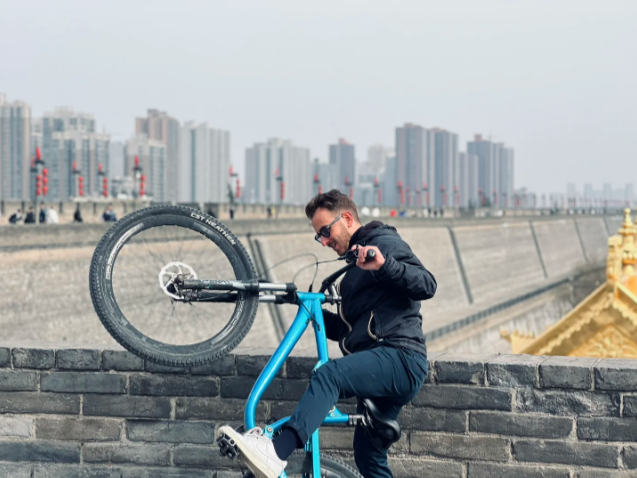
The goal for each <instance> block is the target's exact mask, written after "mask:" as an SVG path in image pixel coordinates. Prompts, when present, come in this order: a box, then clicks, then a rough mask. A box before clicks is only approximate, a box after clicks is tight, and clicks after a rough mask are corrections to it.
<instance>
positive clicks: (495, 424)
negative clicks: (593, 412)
mask: <svg viewBox="0 0 637 478" xmlns="http://www.w3.org/2000/svg"><path fill="white" fill-rule="evenodd" d="M469 431H472V432H479V433H493V434H496V435H506V436H519V437H537V438H566V437H568V436H569V435H570V434H571V432H572V431H573V419H572V418H570V417H569V418H566V417H556V416H550V415H535V414H534V415H520V414H518V413H504V412H482V411H472V412H471V413H470V415H469Z"/></svg>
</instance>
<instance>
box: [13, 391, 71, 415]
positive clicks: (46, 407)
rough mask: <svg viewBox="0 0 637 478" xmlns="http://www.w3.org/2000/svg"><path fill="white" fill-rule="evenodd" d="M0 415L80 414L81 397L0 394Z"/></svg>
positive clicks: (23, 393) (19, 393)
mask: <svg viewBox="0 0 637 478" xmlns="http://www.w3.org/2000/svg"><path fill="white" fill-rule="evenodd" d="M0 413H57V414H62V413H65V414H73V415H77V414H78V413H80V397H79V395H64V394H59V393H29V392H0Z"/></svg>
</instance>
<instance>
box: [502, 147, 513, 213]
mask: <svg viewBox="0 0 637 478" xmlns="http://www.w3.org/2000/svg"><path fill="white" fill-rule="evenodd" d="M498 162H499V167H498V173H499V180H500V184H499V187H498V192H499V195H500V196H499V197H500V202H499V205H500V207H503V208H507V207H510V206H512V205H513V194H514V185H513V166H514V162H515V161H514V152H513V148H506V147H505V146H504V144H500V148H499V157H498Z"/></svg>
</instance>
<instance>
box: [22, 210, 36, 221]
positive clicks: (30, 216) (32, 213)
mask: <svg viewBox="0 0 637 478" xmlns="http://www.w3.org/2000/svg"><path fill="white" fill-rule="evenodd" d="M24 223H25V224H35V211H34V210H33V206H31V207H30V208H29V210H28V211H27V215H26V217H25V218H24Z"/></svg>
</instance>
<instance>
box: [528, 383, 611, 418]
mask: <svg viewBox="0 0 637 478" xmlns="http://www.w3.org/2000/svg"><path fill="white" fill-rule="evenodd" d="M516 398H517V400H516V411H517V412H531V413H549V414H553V415H579V416H593V417H599V416H615V417H618V416H619V403H620V399H619V394H609V393H601V392H581V391H563V390H533V389H528V388H527V389H519V390H518V392H517V397H516Z"/></svg>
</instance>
